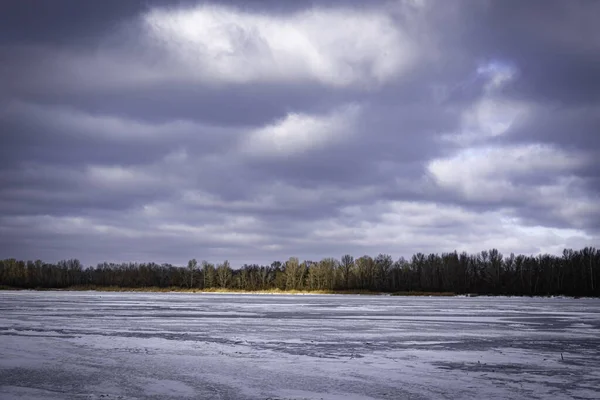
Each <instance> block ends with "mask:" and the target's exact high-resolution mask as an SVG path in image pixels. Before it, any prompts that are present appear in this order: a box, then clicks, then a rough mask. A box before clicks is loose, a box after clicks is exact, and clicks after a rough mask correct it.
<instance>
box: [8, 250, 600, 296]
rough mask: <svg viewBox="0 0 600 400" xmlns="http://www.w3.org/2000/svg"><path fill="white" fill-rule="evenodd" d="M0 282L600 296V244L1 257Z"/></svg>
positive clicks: (58, 285)
mask: <svg viewBox="0 0 600 400" xmlns="http://www.w3.org/2000/svg"><path fill="white" fill-rule="evenodd" d="M0 285H1V286H4V287H12V288H26V289H42V288H46V289H49V288H57V289H58V288H69V287H75V286H96V287H106V286H117V287H123V288H144V287H159V288H182V289H183V288H185V289H199V290H201V289H213V288H222V289H232V290H248V291H258V290H276V289H279V290H282V291H287V290H319V291H354V290H361V291H373V292H417V291H418V292H452V293H457V294H465V293H477V294H496V295H501V294H503V295H532V296H536V295H570V296H600V251H598V250H596V249H595V248H592V247H586V248H584V249H582V250H577V251H575V250H570V249H565V250H564V251H563V253H562V255H560V256H555V255H549V254H544V255H538V256H525V255H514V254H510V255H509V256H506V257H505V256H503V255H502V254H501V253H500V252H499V251H498V250H496V249H492V250H489V251H482V252H480V253H476V254H467V253H464V252H463V253H457V252H456V251H455V252H451V253H443V254H441V255H439V254H429V255H425V254H422V253H417V254H415V255H413V256H412V258H410V259H405V258H400V259H398V260H395V261H394V260H393V259H392V257H391V256H390V255H387V254H380V255H378V256H376V257H375V258H373V257H370V256H366V255H365V256H362V257H359V258H354V257H353V256H351V255H344V256H342V257H341V258H340V259H339V260H338V259H335V258H325V259H322V260H321V261H302V262H301V261H300V260H299V259H298V258H296V257H291V258H290V259H289V260H287V261H285V262H280V261H275V262H273V263H271V265H257V264H250V265H249V264H244V265H243V266H241V267H240V268H237V269H234V268H232V267H231V265H230V263H229V262H228V261H224V262H222V263H219V264H216V265H215V264H212V263H209V262H207V261H202V262H200V263H198V262H197V261H196V260H195V259H194V260H190V261H189V262H188V265H187V266H174V265H171V264H156V263H120V264H119V263H101V264H98V265H97V266H96V267H84V266H83V265H82V264H81V263H80V262H79V261H78V260H76V259H71V260H64V261H60V262H58V263H55V264H52V263H45V262H42V261H41V260H37V261H20V260H16V259H5V260H0Z"/></svg>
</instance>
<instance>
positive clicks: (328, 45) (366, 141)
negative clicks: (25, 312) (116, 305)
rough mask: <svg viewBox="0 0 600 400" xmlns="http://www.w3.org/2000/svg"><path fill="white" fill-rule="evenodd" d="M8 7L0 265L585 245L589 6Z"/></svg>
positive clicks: (592, 144) (592, 11)
mask: <svg viewBox="0 0 600 400" xmlns="http://www.w3.org/2000/svg"><path fill="white" fill-rule="evenodd" d="M2 7H3V9H2V12H1V13H0V15H1V17H0V18H1V19H0V26H1V27H2V28H0V29H1V32H0V33H1V35H0V37H1V38H2V39H1V41H0V49H1V51H0V85H1V86H2V87H3V88H4V90H3V91H2V93H0V132H1V133H2V136H1V139H0V140H1V148H0V155H1V156H2V159H1V160H0V185H1V188H0V210H1V211H0V234H1V235H2V238H3V240H2V242H1V243H2V245H1V247H0V251H1V252H2V254H3V255H5V256H18V257H25V258H37V257H41V258H47V259H49V260H53V259H59V258H65V257H72V256H74V257H79V258H81V259H82V260H83V261H84V262H86V263H91V262H96V261H100V260H104V259H108V260H115V261H120V260H148V259H152V260H156V261H159V262H160V261H171V262H180V263H182V262H184V261H185V260H186V259H187V258H192V257H198V258H208V259H213V260H214V259H222V258H230V259H232V260H233V261H234V262H255V261H256V262H267V261H270V260H272V259H274V258H283V257H288V256H290V255H298V256H300V257H304V258H308V259H317V258H320V257H324V256H331V255H333V256H338V257H339V256H340V255H341V254H342V253H346V252H348V251H356V252H360V253H361V254H362V253H370V254H376V253H378V252H389V253H392V254H394V255H396V256H397V255H409V254H411V253H413V252H416V251H448V250H453V249H459V250H463V249H464V250H471V251H475V250H480V249H483V248H486V247H498V248H499V249H500V250H502V251H506V252H509V251H515V252H519V251H523V252H527V253H531V252H539V251H550V252H557V251H560V250H561V249H562V247H571V246H575V247H577V246H583V245H586V244H590V243H591V244H593V243H594V241H597V240H598V231H597V226H600V208H599V206H598V204H599V202H598V196H599V193H600V187H599V185H598V176H599V175H600V174H599V172H600V171H599V163H598V162H597V160H598V157H599V154H598V151H599V149H600V143H599V142H598V135H597V134H596V131H597V127H598V126H600V124H599V122H600V121H599V113H598V110H600V104H599V100H600V99H599V98H598V93H600V90H597V89H599V88H597V87H596V86H597V83H598V82H600V80H599V79H598V73H597V72H596V71H595V69H594V68H593V66H594V65H598V62H599V61H600V59H599V58H598V54H600V51H599V46H600V43H599V42H598V39H597V38H598V37H600V35H599V34H598V33H599V32H598V28H597V24H596V23H595V22H594V21H595V19H594V18H593V16H594V15H597V14H598V12H599V10H598V6H597V5H596V4H595V3H593V2H585V1H572V2H559V1H556V2H554V1H544V2H535V1H530V2H518V1H487V2H470V1H464V2H441V1H437V2H436V1H417V0H405V1H391V2H374V3H369V4H368V5H366V4H365V3H364V2H356V1H349V2H343V3H340V2H330V3H323V2H314V1H312V2H309V1H299V2H281V1H255V2H244V3H243V4H241V3H238V2H234V1H230V2H226V3H222V2H220V3H197V2H192V1H181V2H167V1H143V2H141V1H140V2H137V1H105V2H97V3H96V2H81V1H69V0H60V1H58V0H57V1H54V2H34V1H20V2H4V3H3V5H2ZM282 21H283V22H282ZM290 27H292V28H290ZM359 39H360V40H359ZM356 255H360V254H356Z"/></svg>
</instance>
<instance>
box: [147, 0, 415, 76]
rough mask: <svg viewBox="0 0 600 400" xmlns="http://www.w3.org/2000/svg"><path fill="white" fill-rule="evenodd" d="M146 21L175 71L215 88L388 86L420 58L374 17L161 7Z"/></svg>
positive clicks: (393, 26) (387, 22) (380, 15)
mask: <svg viewBox="0 0 600 400" xmlns="http://www.w3.org/2000/svg"><path fill="white" fill-rule="evenodd" d="M143 20H144V23H145V27H146V29H147V32H148V40H149V41H150V42H151V43H158V46H159V47H161V49H162V50H164V51H165V52H166V54H167V62H168V63H170V64H171V65H172V66H173V67H174V68H175V70H174V71H173V72H175V73H176V74H183V75H185V76H189V77H194V78H195V79H198V80H201V81H207V82H212V83H215V82H217V83H218V82H222V83H247V82H282V81H283V82H289V81H292V82H297V81H307V80H313V81H317V82H320V83H322V84H325V85H330V86H348V85H354V84H365V83H369V82H373V83H382V82H386V81H389V80H391V79H393V78H395V77H396V76H398V75H399V74H402V73H403V72H404V71H406V70H407V68H409V67H410V66H411V65H412V63H413V62H414V60H415V57H416V51H417V50H416V46H415V45H414V44H413V43H411V42H410V40H409V39H408V37H407V35H406V33H405V32H403V30H402V27H400V26H399V25H398V24H397V23H395V21H393V20H392V19H391V18H390V16H389V15H387V14H386V13H384V12H378V11H374V10H360V11H359V10H350V9H320V8H313V9H311V10H307V11H302V12H297V13H294V14H291V15H267V14H260V13H251V12H247V11H242V10H237V9H234V8H229V7H224V6H219V5H208V4H204V5H199V6H196V7H194V8H155V9H152V10H150V11H149V12H148V13H146V14H145V15H144V18H143Z"/></svg>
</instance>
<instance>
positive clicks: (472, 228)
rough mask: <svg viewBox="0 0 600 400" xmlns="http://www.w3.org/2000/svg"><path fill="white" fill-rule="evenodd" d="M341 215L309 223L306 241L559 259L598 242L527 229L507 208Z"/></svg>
mask: <svg viewBox="0 0 600 400" xmlns="http://www.w3.org/2000/svg"><path fill="white" fill-rule="evenodd" d="M344 215H345V216H344V217H343V218H340V219H333V218H332V219H329V220H325V221H319V222H313V223H311V224H312V226H313V230H312V232H311V233H310V234H309V236H308V237H309V241H312V242H313V243H319V242H327V243H329V244H330V246H331V247H339V245H346V246H351V248H354V249H357V250H356V251H365V250H367V251H370V252H371V253H372V252H374V251H375V252H387V253H390V254H396V255H398V254H404V255H410V254H414V253H415V252H419V251H420V252H424V253H429V252H434V253H439V252H444V251H453V250H458V251H459V252H460V251H467V252H478V251H481V250H485V249H490V248H497V249H499V250H500V251H503V252H505V253H510V252H515V253H525V254H530V253H538V252H549V253H554V254H558V253H560V252H561V251H562V249H563V248H565V247H573V246H574V247H580V246H582V244H592V243H593V242H594V240H597V238H595V237H591V236H589V235H588V234H586V233H585V232H584V231H582V230H578V229H559V228H554V227H545V226H527V225H525V224H524V223H523V222H522V221H521V220H519V219H518V218H515V217H514V213H513V211H511V210H510V209H501V210H498V211H485V212H478V211H471V210H468V209H465V208H462V207H458V206H452V205H447V204H441V203H433V202H408V201H390V202H378V203H375V204H372V205H368V206H362V207H348V208H346V209H344ZM348 221H360V222H358V223H353V224H352V223H351V224H349V223H347V222H348ZM356 251H355V253H356ZM356 255H360V254H356Z"/></svg>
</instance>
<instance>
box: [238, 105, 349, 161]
mask: <svg viewBox="0 0 600 400" xmlns="http://www.w3.org/2000/svg"><path fill="white" fill-rule="evenodd" d="M358 114H359V107H358V106H356V105H350V106H346V107H342V108H339V109H337V110H334V111H333V112H331V113H330V114H327V115H321V116H315V115H309V114H302V113H290V114H288V115H286V116H285V118H283V119H280V120H278V121H276V122H274V123H272V124H270V125H267V126H265V127H262V128H258V129H256V130H254V131H252V132H250V133H249V135H248V136H247V137H245V138H244V139H243V140H242V142H241V143H240V146H241V147H240V151H241V152H242V153H246V154H250V155H253V156H275V157H280V156H291V155H294V154H298V153H303V152H306V151H308V150H312V149H319V148H322V147H324V146H326V145H329V144H331V143H334V142H336V141H339V140H342V139H343V138H344V137H348V136H349V135H351V134H352V133H353V129H354V125H355V123H356V121H357V117H358Z"/></svg>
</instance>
